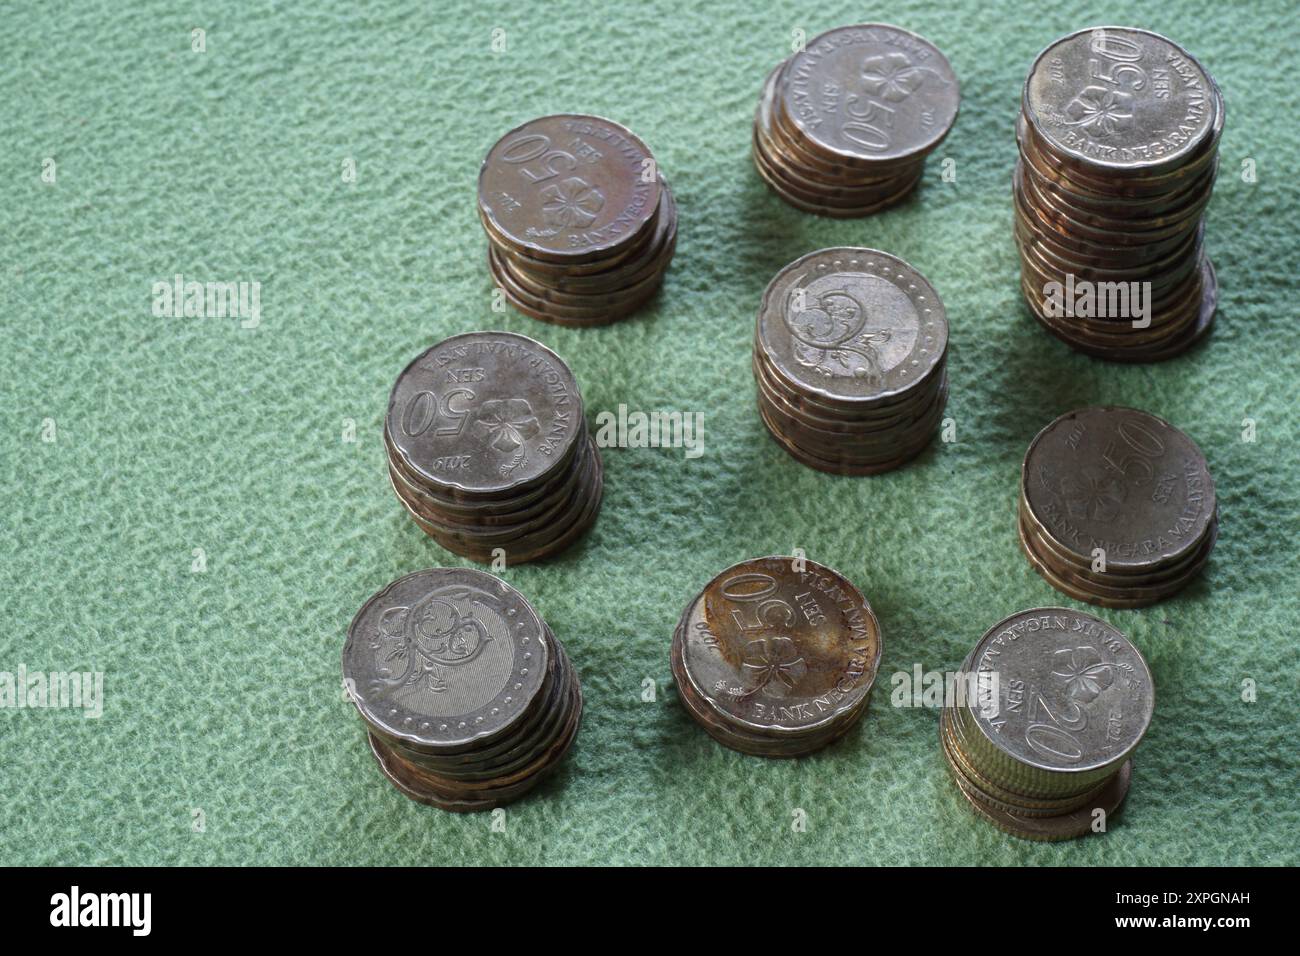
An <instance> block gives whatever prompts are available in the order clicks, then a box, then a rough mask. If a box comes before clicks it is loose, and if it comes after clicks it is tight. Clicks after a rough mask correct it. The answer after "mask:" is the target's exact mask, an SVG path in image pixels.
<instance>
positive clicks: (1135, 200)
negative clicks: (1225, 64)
mask: <svg viewBox="0 0 1300 956" xmlns="http://www.w3.org/2000/svg"><path fill="white" fill-rule="evenodd" d="M1223 121H1224V102H1223V97H1222V95H1221V94H1220V92H1219V89H1218V87H1217V86H1216V85H1215V83H1214V80H1213V78H1212V77H1211V76H1210V74H1209V73H1208V72H1206V70H1205V69H1204V68H1203V67H1202V66H1201V65H1200V64H1199V63H1198V62H1197V61H1196V60H1195V59H1194V58H1193V57H1192V56H1191V54H1189V53H1187V51H1185V50H1183V49H1182V48H1181V47H1179V46H1177V45H1176V44H1174V43H1173V42H1171V41H1170V40H1168V39H1166V38H1164V37H1162V36H1160V35H1158V34H1155V33H1150V32H1148V31H1146V30H1137V29H1131V28H1127V27H1097V28H1093V29H1089V30H1081V31H1079V32H1078V33H1072V34H1070V35H1069V36H1066V37H1063V38H1062V39H1060V40H1057V41H1056V42H1055V43H1053V44H1052V45H1051V46H1049V47H1048V48H1047V49H1045V50H1044V51H1043V52H1042V53H1040V54H1039V56H1038V59H1037V60H1035V61H1034V65H1033V67H1032V68H1031V69H1030V71H1029V77H1028V79H1027V80H1026V81H1025V87H1024V93H1023V96H1022V101H1021V115H1020V118H1019V120H1018V121H1017V124H1016V138H1017V140H1018V142H1019V147H1020V158H1019V161H1018V162H1017V164H1016V170H1015V174H1014V177H1013V190H1012V191H1013V193H1014V196H1015V214H1016V215H1015V237H1016V244H1017V246H1018V247H1019V250H1020V275H1021V290H1022V292H1023V293H1024V296H1025V301H1026V302H1027V303H1028V305H1029V308H1030V311H1031V312H1032V313H1033V315H1034V317H1035V318H1036V319H1037V320H1038V321H1039V322H1040V323H1041V324H1042V325H1044V326H1045V327H1046V328H1047V329H1048V330H1049V331H1050V332H1051V333H1052V334H1053V335H1055V336H1057V337H1058V338H1060V339H1062V340H1063V341H1065V342H1067V343H1068V344H1069V345H1071V346H1073V347H1074V348H1076V349H1078V350H1080V351H1082V352H1085V353H1087V354H1090V355H1094V356H1097V357H1100V358H1105V359H1111V360H1114V361H1128V362H1154V361H1159V360H1161V359H1166V358H1171V357H1172V356H1175V355H1178V354H1180V353H1181V352H1183V351H1185V350H1186V349H1187V348H1189V347H1190V346H1191V345H1193V344H1194V343H1195V342H1197V341H1199V340H1200V339H1201V337H1202V336H1204V335H1205V334H1206V333H1207V332H1208V331H1209V329H1210V326H1211V324H1212V323H1213V320H1214V312H1215V308H1216V305H1217V301H1218V289H1217V283H1216V279H1215V275H1214V268H1213V266H1212V265H1211V264H1210V260H1209V259H1208V258H1207V257H1206V255H1205V250H1204V245H1203V239H1204V227H1203V221H1202V220H1203V217H1204V213H1205V209H1206V206H1207V205H1208V204H1209V201H1210V195H1211V192H1212V190H1213V188H1214V178H1215V174H1216V172H1217V170H1218V144H1219V136H1220V134H1221V133H1222V131H1223Z"/></svg>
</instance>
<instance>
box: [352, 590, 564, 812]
mask: <svg viewBox="0 0 1300 956" xmlns="http://www.w3.org/2000/svg"><path fill="white" fill-rule="evenodd" d="M343 678H344V685H345V687H346V688H347V690H348V694H349V695H350V697H351V699H352V702H353V703H354V704H355V705H356V707H357V711H358V713H359V714H360V715H361V717H362V720H363V722H364V723H365V725H366V727H367V729H368V731H369V734H368V736H369V741H370V746H371V750H372V753H373V754H374V756H375V758H376V760H377V761H378V762H379V765H380V768H381V770H382V772H383V773H384V775H385V776H386V777H387V778H388V779H389V780H390V781H391V782H392V783H393V784H394V785H395V786H397V787H398V789H400V790H401V791H402V792H403V793H405V794H407V795H408V796H410V797H412V798H414V799H418V800H422V801H424V802H426V803H431V804H434V805H437V806H441V807H443V808H444V809H449V810H458V811H462V810H477V809H488V808H489V807H492V806H498V805H500V804H501V803H504V802H507V801H509V800H512V799H517V798H518V797H519V796H522V795H523V794H524V793H526V792H527V791H528V790H530V789H531V788H532V787H533V786H535V785H536V784H537V782H539V781H540V779H542V778H543V777H544V776H545V775H546V774H547V773H549V772H550V771H551V770H553V769H554V766H555V764H556V763H557V762H558V760H559V759H560V758H561V757H562V756H563V755H564V753H566V752H567V750H568V749H569V746H570V745H571V744H572V741H573V737H574V736H575V735H576V733H577V725H578V722H579V720H580V717H581V709H582V705H581V691H580V689H579V687H578V683H577V677H576V674H575V673H574V672H573V669H572V667H571V666H570V665H569V663H568V658H567V656H566V655H565V654H564V650H563V648H562V647H560V645H559V643H558V642H557V641H556V639H555V635H554V634H553V633H551V631H550V629H549V628H548V627H547V626H546V625H545V623H544V622H542V620H541V618H540V617H539V616H538V615H537V612H536V611H535V610H534V609H533V608H532V606H531V605H530V604H529V603H528V601H527V600H526V599H525V598H524V597H523V596H522V595H521V594H519V592H518V591H516V590H515V589H514V588H512V587H510V586H509V585H507V584H505V583H504V582H503V581H501V580H499V579H498V578H495V577H493V576H492V575H490V574H486V573H484V572H482V571H475V570H472V569H468V568H431V569H428V570H425V571H417V572H415V573H414V574H410V575H407V576H406V577H403V578H399V579H398V580H397V581H394V582H393V583H391V584H389V585H388V586H387V587H385V588H384V589H382V590H381V591H379V592H378V593H377V594H375V595H374V596H373V597H371V598H370V599H369V600H368V601H367V602H366V603H365V604H364V605H363V606H362V607H361V609H360V610H359V611H358V612H357V614H356V616H355V617H354V618H353V621H352V624H351V626H350V627H349V629H348V639H347V642H346V644H345V645H344V648H343Z"/></svg>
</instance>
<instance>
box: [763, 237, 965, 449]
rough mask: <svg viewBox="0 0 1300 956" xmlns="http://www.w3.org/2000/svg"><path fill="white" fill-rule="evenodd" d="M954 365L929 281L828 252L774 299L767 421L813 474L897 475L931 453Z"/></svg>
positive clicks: (899, 268) (894, 266)
mask: <svg viewBox="0 0 1300 956" xmlns="http://www.w3.org/2000/svg"><path fill="white" fill-rule="evenodd" d="M947 354H948V320H947V317H946V314H945V312H944V308H943V303H942V302H941V301H940V300H939V295H938V293H936V292H935V291H934V288H933V287H932V286H931V285H930V283H929V282H927V281H926V280H925V277H924V276H922V275H921V274H920V273H919V272H917V271H916V270H915V269H913V268H912V267H911V266H909V265H908V264H907V263H906V262H904V261H903V260H901V259H899V258H897V257H895V256H891V255H889V254H888V253H884V252H878V251H877V250H875V249H859V248H853V247H839V248H834V249H822V250H821V251H819V252H813V253H810V254H808V255H806V256H804V257H803V258H801V259H797V260H795V261H794V262H792V263H790V265H788V266H786V267H785V268H784V269H782V270H781V271H780V272H779V273H777V275H776V278H774V279H773V280H772V281H771V283H770V284H769V285H768V287H767V291H766V292H764V293H763V302H762V305H761V306H760V308H759V312H758V321H757V323H756V326H755V330H754V358H753V370H754V378H755V380H756V381H757V383H758V410H759V413H760V414H761V415H762V418H763V423H764V424H765V425H766V426H767V428H768V431H769V432H771V434H772V437H773V438H775V439H776V441H777V443H778V444H780V445H781V446H782V447H783V448H785V449H786V451H788V452H789V453H790V454H791V455H793V456H794V457H795V458H796V459H798V460H799V461H801V462H803V463H804V464H807V465H810V466H811V467H813V468H818V469H821V470H822V471H828V472H831V473H834V474H842V475H867V474H874V473H877V472H881V471H887V470H889V469H891V468H896V467H898V466H899V465H901V464H903V463H904V462H907V461H909V460H911V459H912V458H914V457H916V456H917V455H918V454H920V453H921V451H922V450H923V449H924V448H925V447H926V446H927V445H928V444H929V443H930V440H931V438H932V437H933V435H934V430H935V428H936V427H937V426H938V424H939V422H940V420H941V418H942V416H943V410H944V406H945V404H946V403H947V400H948V375H947Z"/></svg>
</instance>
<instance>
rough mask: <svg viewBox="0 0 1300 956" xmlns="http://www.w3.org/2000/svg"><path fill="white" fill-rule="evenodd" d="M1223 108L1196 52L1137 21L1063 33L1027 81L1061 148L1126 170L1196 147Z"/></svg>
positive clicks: (1028, 108)
mask: <svg viewBox="0 0 1300 956" xmlns="http://www.w3.org/2000/svg"><path fill="white" fill-rule="evenodd" d="M1216 109H1217V103H1216V98H1215V90H1214V83H1213V81H1212V80H1211V79H1210V77H1209V75H1208V74H1207V73H1206V72H1205V70H1204V69H1203V68H1202V67H1201V65H1200V64H1199V63H1198V62H1197V61H1196V59H1195V58H1194V57H1193V56H1192V55H1191V54H1189V53H1188V52H1187V51H1186V50H1184V49H1183V48H1182V47H1180V46H1178V45H1177V44H1176V43H1174V42H1173V41H1171V40H1169V39H1167V38H1165V37H1162V36H1160V35H1159V34H1157V33H1152V32H1151V31H1149V30H1139V29H1136V28H1133V27H1114V26H1108V27H1092V28H1089V29H1086V30H1079V31H1078V32H1076V33H1071V34H1069V35H1068V36H1064V37H1062V38H1061V39H1059V40H1057V41H1056V42H1054V43H1052V44H1051V45H1050V46H1048V47H1047V48H1046V49H1045V50H1043V52H1042V53H1040V54H1039V55H1038V58H1037V59H1036V60H1035V61H1034V64H1033V66H1032V67H1031V68H1030V70H1029V78H1028V80H1027V81H1026V82H1025V89H1024V112H1025V116H1026V117H1027V119H1028V120H1029V122H1030V123H1031V124H1032V126H1033V128H1034V129H1035V130H1037V131H1039V132H1040V133H1041V134H1042V135H1043V136H1044V137H1045V138H1046V139H1047V141H1048V143H1049V144H1050V146H1051V148H1052V149H1053V150H1054V151H1055V152H1057V153H1058V154H1059V155H1061V156H1063V157H1066V158H1068V159H1070V160H1073V161H1075V162H1077V163H1079V164H1081V165H1083V166H1084V167H1085V168H1088V169H1091V170H1097V171H1105V172H1111V173H1119V174H1124V173H1131V172H1137V171H1142V172H1149V171H1150V170H1151V169H1152V168H1158V167H1170V166H1174V165H1176V164H1178V163H1179V161H1180V160H1182V159H1184V158H1186V157H1187V156H1189V155H1191V154H1193V153H1194V152H1195V151H1196V149H1197V148H1198V146H1199V145H1200V144H1201V143H1202V142H1203V141H1204V139H1205V138H1206V137H1207V136H1209V135H1210V134H1211V131H1212V129H1213V127H1214V122H1215V111H1216Z"/></svg>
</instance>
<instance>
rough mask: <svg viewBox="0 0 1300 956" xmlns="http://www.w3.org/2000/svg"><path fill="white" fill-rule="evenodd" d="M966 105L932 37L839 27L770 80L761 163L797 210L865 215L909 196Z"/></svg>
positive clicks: (760, 121) (760, 125)
mask: <svg viewBox="0 0 1300 956" xmlns="http://www.w3.org/2000/svg"><path fill="white" fill-rule="evenodd" d="M960 102H961V97H960V95H959V91H958V86H957V77H956V76H955V75H954V74H953V72H952V67H951V66H949V65H948V61H947V59H945V58H944V55H943V54H942V53H940V52H939V50H938V49H937V48H936V47H935V46H934V45H933V44H932V43H930V42H929V41H928V40H925V39H924V38H922V37H919V36H917V35H916V34H915V33H911V32H909V31H907V30H903V29H900V28H899V27H893V26H888V25H886V24H883V23H864V24H860V25H858V26H848V27H837V28H836V29H834V30H828V31H827V32H826V33H823V34H821V35H820V36H818V37H817V38H816V39H813V40H811V41H809V42H808V43H807V45H806V46H805V48H804V49H802V50H800V51H799V52H797V53H795V54H793V55H792V56H790V57H789V58H788V59H787V60H785V61H783V62H782V63H780V64H779V65H778V66H777V67H776V69H774V70H773V71H772V72H771V73H770V74H768V77H767V81H766V82H765V83H764V85H763V93H762V96H761V97H760V98H759V103H758V110H757V111H756V112H755V114H754V135H753V154H754V165H755V166H756V167H757V169H758V174H759V175H760V176H761V177H762V178H763V180H764V181H765V182H766V183H767V184H768V185H769V186H770V187H772V191H773V192H775V193H776V194H777V195H778V196H780V197H781V198H782V199H784V200H785V201H786V202H788V203H789V204H790V205H792V206H794V207H795V208H796V209H802V210H804V211H805V212H812V213H817V214H818V215H822V216H835V217H838V218H850V217H857V216H867V215H870V214H871V213H874V212H876V211H878V210H880V209H884V208H885V207H886V206H889V205H892V204H893V203H896V202H898V201H900V200H902V199H903V198H905V197H906V196H907V195H908V194H909V193H911V191H912V189H913V188H914V187H915V186H916V184H917V182H919V181H920V179H921V171H922V168H923V167H924V165H925V157H926V155H927V154H929V153H930V152H931V151H932V150H933V149H934V148H935V147H936V146H938V145H939V143H940V142H942V141H943V138H944V137H945V136H947V135H948V130H949V129H951V128H952V124H953V121H954V120H955V119H956V118H957V108H958V106H959V105H960Z"/></svg>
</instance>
